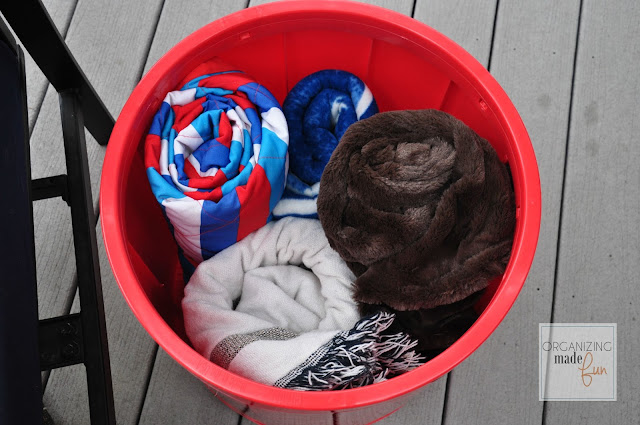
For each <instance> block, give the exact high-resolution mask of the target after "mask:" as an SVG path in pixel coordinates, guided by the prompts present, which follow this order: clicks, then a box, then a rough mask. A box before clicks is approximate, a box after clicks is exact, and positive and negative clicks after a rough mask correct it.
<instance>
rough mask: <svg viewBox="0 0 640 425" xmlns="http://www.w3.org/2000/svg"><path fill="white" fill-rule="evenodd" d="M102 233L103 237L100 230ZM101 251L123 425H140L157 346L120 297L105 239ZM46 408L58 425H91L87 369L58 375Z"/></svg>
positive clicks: (119, 417)
mask: <svg viewBox="0 0 640 425" xmlns="http://www.w3.org/2000/svg"><path fill="white" fill-rule="evenodd" d="M97 232H98V234H100V232H101V228H100V226H98V229H97ZM98 249H99V255H100V271H101V275H102V289H103V297H104V310H105V319H106V322H107V335H108V337H109V357H110V361H111V376H112V380H113V393H114V403H115V408H116V418H117V423H118V424H119V425H120V424H131V425H135V424H137V420H138V416H139V413H140V411H141V409H142V405H143V403H144V400H145V395H146V389H147V380H148V377H149V374H150V373H151V369H152V367H153V362H154V360H155V353H156V347H157V345H156V344H155V343H154V342H153V340H152V339H151V337H150V336H149V335H148V334H147V332H146V331H145V330H144V329H143V328H142V326H141V325H140V323H139V322H138V321H137V319H136V318H135V316H134V315H133V313H132V312H131V310H130V309H129V306H128V305H127V303H126V302H125V300H124V298H123V296H122V294H121V293H120V290H119V288H118V285H117V284H116V281H115V278H114V277H113V274H112V272H111V268H110V266H109V261H108V259H107V255H106V252H105V249H104V243H103V242H102V238H100V240H99V241H98ZM79 311H80V303H79V298H78V296H77V295H76V297H75V299H74V303H73V306H72V309H71V312H72V313H77V312H79ZM44 404H45V406H47V409H48V410H49V413H51V416H52V418H53V419H54V420H55V421H56V424H70V425H71V424H78V425H84V424H88V423H89V405H88V397H87V381H86V374H85V371H84V367H83V366H82V365H77V366H74V367H72V368H64V369H56V370H53V371H52V372H51V377H50V378H49V382H48V384H47V388H46V392H45V395H44Z"/></svg>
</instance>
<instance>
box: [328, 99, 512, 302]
mask: <svg viewBox="0 0 640 425" xmlns="http://www.w3.org/2000/svg"><path fill="white" fill-rule="evenodd" d="M318 217H319V219H320V221H321V222H322V226H323V228H324V230H325V233H326V235H327V237H328V239H329V242H330V244H331V246H332V247H333V248H334V249H335V250H336V251H337V252H338V253H339V254H340V256H342V258H343V259H344V260H345V261H347V263H348V264H349V266H350V267H351V269H352V270H353V271H354V273H355V274H356V276H358V278H357V280H356V282H355V289H354V296H355V299H356V300H357V301H359V302H360V303H366V304H378V305H379V304H382V305H387V306H390V307H391V308H392V309H394V310H398V311H405V310H418V309H430V308H434V307H437V306H441V305H445V304H451V303H454V302H456V301H459V300H462V299H464V298H466V297H468V296H470V295H471V294H473V293H475V292H477V291H479V290H481V289H483V288H485V287H486V286H487V283H488V281H489V280H490V279H491V278H493V277H495V276H497V275H500V274H502V273H503V272H504V270H505V267H506V265H507V262H508V260H509V255H510V251H511V245H512V240H513V232H514V225H515V202H514V193H513V189H512V186H511V181H510V176H509V172H508V170H507V168H506V166H505V165H504V164H503V163H501V162H500V160H499V159H498V157H497V155H496V152H495V151H494V149H493V148H492V147H491V145H490V144H489V143H488V142H487V141H486V140H484V139H482V138H481V137H479V136H478V135H477V134H476V133H475V132H474V131H473V130H471V129H470V128H469V127H467V126H466V125H465V124H464V123H462V122H461V121H459V120H458V119H456V118H454V117H453V116H451V115H449V114H447V113H444V112H441V111H437V110H418V111H393V112H384V113H379V114H377V115H374V116H372V117H370V118H367V119H365V120H362V121H358V122H356V123H354V124H353V125H351V126H350V127H349V129H348V130H347V131H346V133H345V134H344V136H343V137H342V139H341V140H340V143H339V144H338V146H337V148H336V149H335V151H334V152H333V155H332V156H331V159H330V161H329V163H328V164H327V166H326V168H325V170H324V173H323V175H322V179H321V181H320V193H319V196H318Z"/></svg>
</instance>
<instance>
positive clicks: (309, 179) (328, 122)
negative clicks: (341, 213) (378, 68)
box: [273, 69, 378, 218]
mask: <svg viewBox="0 0 640 425" xmlns="http://www.w3.org/2000/svg"><path fill="white" fill-rule="evenodd" d="M282 109H283V111H284V115H285V117H286V119H287V125H288V126H289V175H288V176H287V183H286V188H285V191H284V194H283V196H282V200H281V201H280V202H279V203H278V204H277V205H276V206H275V208H274V210H273V217H274V218H282V217H285V216H296V217H307V218H317V217H318V214H317V211H316V198H317V197H318V190H319V187H320V177H321V176H322V172H323V170H324V167H325V165H327V162H329V158H331V154H332V153H333V150H334V149H335V147H336V146H337V145H338V142H339V141H340V138H341V137H342V135H343V134H344V132H345V131H346V130H347V128H348V127H349V126H350V125H351V124H353V123H354V122H356V121H358V120H361V119H365V118H368V117H370V116H372V115H373V114H375V113H377V112H378V105H376V102H375V100H374V98H373V95H372V94H371V91H370V90H369V88H368V87H367V86H366V85H365V84H364V82H362V80H360V78H358V77H356V76H355V75H353V74H351V73H350V72H346V71H340V70H332V69H331V70H324V71H318V72H315V73H313V74H311V75H308V76H306V77H305V78H303V79H302V80H300V81H299V82H298V83H297V84H296V85H295V86H294V87H293V89H291V91H290V92H289V94H288V95H287V98H286V99H285V101H284V104H283V108H282Z"/></svg>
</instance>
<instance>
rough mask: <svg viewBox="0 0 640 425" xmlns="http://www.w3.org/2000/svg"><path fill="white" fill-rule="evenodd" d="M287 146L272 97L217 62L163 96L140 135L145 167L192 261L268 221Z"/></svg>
mask: <svg viewBox="0 0 640 425" xmlns="http://www.w3.org/2000/svg"><path fill="white" fill-rule="evenodd" d="M288 143H289V133H288V129H287V123H286V120H285V117H284V115H283V113H282V109H281V107H280V105H279V104H278V101H277V100H276V99H275V98H274V97H273V95H272V94H271V93H270V92H269V91H268V90H267V89H266V88H264V87H263V86H261V85H260V84H258V83H257V82H255V81H254V80H253V79H251V78H250V77H249V76H248V75H246V74H245V73H243V72H240V71H234V70H233V68H231V67H229V66H228V65H225V64H223V63H222V62H220V61H218V60H212V61H209V62H206V63H203V64H201V65H200V66H198V67H197V68H196V69H194V70H193V71H192V72H191V73H190V74H189V75H188V76H187V77H186V78H185V79H184V81H183V85H182V87H181V88H180V89H179V90H176V91H172V92H169V93H168V94H167V95H166V97H165V99H164V102H163V103H162V105H161V106H160V109H159V111H158V112H157V114H156V115H155V117H154V119H153V122H152V124H151V128H150V129H149V134H148V135H147V137H146V141H145V166H146V169H147V176H148V178H149V182H150V184H151V189H152V191H153V193H154V195H155V197H156V199H157V200H158V202H159V203H160V205H161V206H162V209H163V211H164V213H165V216H166V218H167V220H168V221H169V223H170V227H171V230H172V232H173V235H174V237H175V239H176V241H177V243H178V245H179V246H180V248H181V249H182V251H183V253H184V254H185V256H186V257H187V258H188V259H189V260H190V262H191V263H192V264H198V263H199V262H201V261H203V260H206V259H208V258H210V257H211V256H213V255H214V254H216V253H217V252H219V251H221V250H223V249H224V248H226V247H228V246H230V245H232V244H234V243H235V242H237V241H239V240H241V239H242V238H244V237H245V236H247V235H248V234H249V233H251V232H253V231H254V230H256V229H258V228H260V227H262V226H264V225H265V224H266V223H267V222H268V221H270V219H271V211H272V210H273V207H274V206H275V205H276V204H277V203H278V201H279V200H280V198H281V196H282V192H283V190H284V186H285V180H286V175H287V168H288V154H287V150H288Z"/></svg>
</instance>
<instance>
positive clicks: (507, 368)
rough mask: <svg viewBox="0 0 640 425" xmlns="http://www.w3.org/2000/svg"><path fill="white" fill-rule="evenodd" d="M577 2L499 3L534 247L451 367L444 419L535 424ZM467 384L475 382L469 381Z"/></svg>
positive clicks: (497, 42) (503, 70) (498, 49)
mask: <svg viewBox="0 0 640 425" xmlns="http://www.w3.org/2000/svg"><path fill="white" fill-rule="evenodd" d="M578 6H579V5H578V1H567V2H554V1H551V0H549V1H540V2H537V1H536V2H531V1H526V0H524V1H511V2H500V8H499V10H498V19H497V27H496V33H495V39H494V44H493V50H492V58H491V73H492V74H493V75H494V77H495V78H496V79H497V80H498V82H499V83H500V84H501V86H502V87H503V88H504V89H505V91H506V92H507V94H508V95H509V97H510V98H511V100H512V101H513V102H514V104H515V106H516V108H517V109H518V111H519V113H520V115H521V117H522V119H523V121H524V123H525V125H526V127H527V130H528V132H529V136H530V137H531V140H532V143H533V145H534V149H535V151H536V154H537V160H538V167H539V170H540V175H541V184H542V187H543V200H542V205H543V210H542V217H543V219H542V225H541V229H540V238H539V243H538V250H537V254H536V258H535V261H534V265H533V267H532V269H531V272H530V274H529V277H528V279H527V282H526V283H525V286H524V288H523V290H522V292H521V293H520V295H519V297H518V299H517V301H516V303H515V305H514V307H513V308H512V310H511V311H510V312H509V314H508V315H507V317H506V318H505V319H504V321H503V322H502V324H501V325H500V326H499V327H498V329H497V330H496V331H495V332H494V333H493V334H492V335H491V337H490V338H489V340H488V341H486V342H485V344H484V345H483V346H481V347H480V349H479V350H477V351H476V352H475V353H474V354H473V355H472V356H470V358H469V359H468V360H467V361H465V362H464V363H463V364H462V365H460V366H459V367H457V368H456V369H455V370H454V371H453V372H452V373H451V375H452V378H451V384H450V387H449V394H448V403H447V414H446V419H447V420H446V421H445V424H463V423H464V424H467V423H469V424H471V423H473V424H487V423H496V422H499V421H500V420H502V419H505V418H519V419H518V423H519V424H540V423H541V417H542V403H540V402H539V401H538V392H537V390H538V375H537V371H538V366H537V357H535V353H537V345H538V338H537V336H538V323H541V322H549V318H550V315H551V300H552V294H553V274H554V268H555V251H556V250H555V248H556V242H557V232H558V215H559V210H560V193H561V186H562V170H563V166H564V150H565V142H566V133H567V123H568V119H569V101H570V96H571V92H570V87H571V79H572V73H573V56H574V49H575V40H576V31H577V26H578ZM470 383H472V384H471V385H470Z"/></svg>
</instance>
